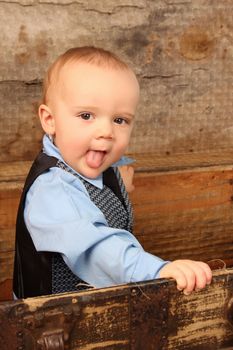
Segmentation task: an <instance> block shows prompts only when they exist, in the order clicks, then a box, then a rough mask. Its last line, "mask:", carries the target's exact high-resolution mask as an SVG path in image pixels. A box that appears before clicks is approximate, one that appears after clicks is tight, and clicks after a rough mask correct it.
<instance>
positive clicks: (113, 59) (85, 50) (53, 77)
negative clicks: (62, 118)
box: [43, 46, 131, 104]
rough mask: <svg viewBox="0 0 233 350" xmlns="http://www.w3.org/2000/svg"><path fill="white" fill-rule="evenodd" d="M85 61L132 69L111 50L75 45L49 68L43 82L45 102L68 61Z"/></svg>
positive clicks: (104, 65) (103, 65) (109, 66)
mask: <svg viewBox="0 0 233 350" xmlns="http://www.w3.org/2000/svg"><path fill="white" fill-rule="evenodd" d="M73 62H85V63H90V64H94V65H97V66H98V67H106V68H114V69H121V70H122V69H123V70H131V68H130V67H129V66H128V65H127V64H126V63H125V62H124V61H122V60H121V59H120V58H119V57H118V56H117V55H115V54H114V53H112V52H111V51H107V50H104V49H102V48H98V47H94V46H83V47H74V48H71V49H69V50H68V51H66V52H65V53H63V54H62V55H60V56H59V57H58V58H57V59H56V60H55V61H54V63H53V64H52V65H51V66H50V68H49V69H48V71H47V73H46V75H45V79H44V83H43V103H45V104H46V102H47V99H48V90H49V88H50V87H51V85H54V84H55V83H56V81H57V80H58V76H59V72H60V70H61V69H62V67H64V66H65V65H66V64H68V63H73Z"/></svg>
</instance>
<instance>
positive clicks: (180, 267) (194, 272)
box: [160, 260, 212, 295]
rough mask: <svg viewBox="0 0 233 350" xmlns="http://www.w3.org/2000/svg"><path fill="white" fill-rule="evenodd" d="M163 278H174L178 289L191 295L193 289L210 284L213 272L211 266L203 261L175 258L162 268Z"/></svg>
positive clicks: (161, 274) (161, 275)
mask: <svg viewBox="0 0 233 350" xmlns="http://www.w3.org/2000/svg"><path fill="white" fill-rule="evenodd" d="M160 277H161V278H174V279H175V280H176V283H177V289H178V290H183V292H184V294H185V295H189V294H190V293H191V292H192V291H193V290H196V291H198V290H200V289H202V288H204V287H205V286H206V285H207V284H210V282H211V279H212V272H211V269H210V267H209V266H208V265H207V264H206V263H203V262H201V261H193V260H175V261H173V262H171V263H168V264H166V265H165V266H164V267H163V268H162V269H161V270H160Z"/></svg>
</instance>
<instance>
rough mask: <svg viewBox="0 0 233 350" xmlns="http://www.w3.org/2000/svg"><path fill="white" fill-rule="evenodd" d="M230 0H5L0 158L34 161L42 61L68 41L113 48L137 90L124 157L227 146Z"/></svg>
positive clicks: (232, 105)
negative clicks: (134, 79)
mask: <svg viewBox="0 0 233 350" xmlns="http://www.w3.org/2000/svg"><path fill="white" fill-rule="evenodd" d="M232 13H233V2H232V1H231V0H222V1H218V0H193V1H180V0H171V1H170V0H167V1H161V0H157V1H154V0H151V1H150V0H118V1H115V0H102V1H96V0H88V1H87V0H78V1H77V0H72V1H71V0H60V1H59V0H21V1H20V0H19V1H17V0H14V1H6V0H2V1H1V3H0V17H1V21H0V45H1V55H0V97H1V106H0V149H1V154H0V161H13V160H30V159H33V157H34V156H35V154H36V152H37V151H38V149H39V148H40V140H41V129H40V126H39V123H38V119H37V106H38V103H39V101H40V91H41V81H42V78H43V76H44V72H45V70H46V69H47V67H48V65H49V64H50V63H51V62H52V61H53V60H54V59H55V57H57V56H58V55H59V54H61V53H62V52H64V51H65V50H66V49H68V48H70V47H72V46H79V45H96V46H102V47H105V48H107V49H110V50H113V51H114V52H116V53H117V54H119V55H120V56H121V57H122V58H123V59H125V60H126V61H127V62H128V63H130V64H131V65H132V67H133V68H134V69H135V72H136V73H137V75H138V78H139V81H140V84H141V88H142V94H141V104H140V107H139V109H138V114H137V123H136V127H135V131H134V135H133V138H132V142H131V146H130V149H129V152H130V153H134V154H138V153H141V152H152V153H154V152H156V153H158V154H159V155H163V156H164V157H168V156H169V155H171V154H180V153H181V154H186V155H187V156H188V155H189V154H190V153H192V152H194V153H197V154H199V153H201V152H213V151H217V152H220V153H224V152H225V151H229V149H233V122H232V110H233V99H232V82H233V20H232Z"/></svg>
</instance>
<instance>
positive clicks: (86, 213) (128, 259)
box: [24, 168, 167, 287]
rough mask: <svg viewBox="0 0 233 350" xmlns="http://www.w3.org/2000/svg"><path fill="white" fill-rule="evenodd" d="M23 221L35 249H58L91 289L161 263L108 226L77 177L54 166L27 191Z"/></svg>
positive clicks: (136, 277) (155, 272) (142, 274)
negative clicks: (91, 286)
mask: <svg viewBox="0 0 233 350" xmlns="http://www.w3.org/2000/svg"><path fill="white" fill-rule="evenodd" d="M24 219H25V224H26V226H27V229H28V231H29V233H30V235H31V237H32V240H33V243H34V245H35V247H36V249H37V251H50V252H58V253H61V254H62V256H63V259H64V261H65V262H66V264H67V265H68V266H69V268H70V269H71V270H72V271H73V273H75V274H76V275H77V276H79V277H80V278H81V279H82V280H84V281H86V282H87V283H89V284H91V285H93V286H95V287H105V286H111V285H115V284H122V283H128V282H136V281H143V280H150V279H154V278H158V277H159V271H160V269H161V268H162V267H163V266H164V265H165V264H166V263H167V262H166V261H164V260H162V259H160V258H158V257H156V256H154V255H151V254H149V253H147V252H145V251H144V250H143V248H142V246H141V245H140V243H139V242H138V241H137V239H136V238H135V237H134V236H133V235H132V234H131V233H130V232H128V231H125V230H120V229H115V228H110V227H109V226H108V224H107V222H106V220H105V217H104V215H103V213H102V212H101V211H100V210H99V209H98V208H97V207H96V206H95V205H94V203H92V202H91V200H90V198H89V195H88V193H87V191H86V189H85V187H84V185H83V184H82V182H81V181H80V180H79V179H78V178H74V176H73V175H71V174H69V173H66V172H64V171H62V170H61V169H58V168H52V169H51V170H50V171H49V172H47V173H45V174H43V175H41V176H39V177H38V178H37V179H36V180H35V182H34V184H33V185H32V187H31V188H30V190H29V192H28V193H27V197H26V203H25V211H24Z"/></svg>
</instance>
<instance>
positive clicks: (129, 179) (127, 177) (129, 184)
mask: <svg viewBox="0 0 233 350" xmlns="http://www.w3.org/2000/svg"><path fill="white" fill-rule="evenodd" d="M118 169H119V171H120V173H121V177H122V179H123V182H124V185H125V188H126V191H127V192H128V193H130V192H132V191H133V190H134V185H133V175H134V168H133V167H132V166H130V165H121V166H119V167H118Z"/></svg>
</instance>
